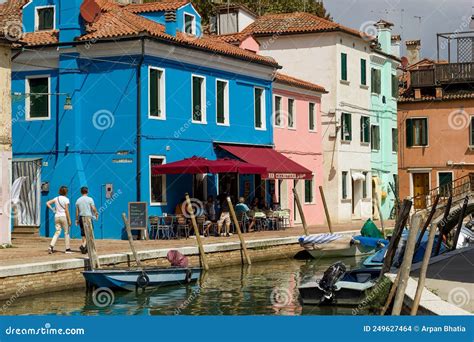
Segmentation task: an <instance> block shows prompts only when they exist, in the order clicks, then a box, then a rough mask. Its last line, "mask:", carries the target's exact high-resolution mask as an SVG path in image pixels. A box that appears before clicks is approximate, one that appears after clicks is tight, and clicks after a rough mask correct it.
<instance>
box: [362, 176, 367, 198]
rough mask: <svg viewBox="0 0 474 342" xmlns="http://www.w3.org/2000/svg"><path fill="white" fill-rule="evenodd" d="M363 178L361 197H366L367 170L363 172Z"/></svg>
mask: <svg viewBox="0 0 474 342" xmlns="http://www.w3.org/2000/svg"><path fill="white" fill-rule="evenodd" d="M363 174H364V180H363V182H362V198H367V172H364V173H363Z"/></svg>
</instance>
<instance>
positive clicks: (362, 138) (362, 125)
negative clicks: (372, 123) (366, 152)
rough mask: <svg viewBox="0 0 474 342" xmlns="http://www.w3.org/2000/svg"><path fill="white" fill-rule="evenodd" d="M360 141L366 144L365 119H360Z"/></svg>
mask: <svg viewBox="0 0 474 342" xmlns="http://www.w3.org/2000/svg"><path fill="white" fill-rule="evenodd" d="M360 141H361V142H365V117H363V116H361V117H360Z"/></svg>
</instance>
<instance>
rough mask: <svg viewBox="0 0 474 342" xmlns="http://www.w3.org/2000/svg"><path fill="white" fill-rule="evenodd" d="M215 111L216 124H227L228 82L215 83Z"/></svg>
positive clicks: (219, 81)
mask: <svg viewBox="0 0 474 342" xmlns="http://www.w3.org/2000/svg"><path fill="white" fill-rule="evenodd" d="M216 102H217V103H216V110H217V124H219V125H228V124H229V82H227V81H223V80H217V81H216Z"/></svg>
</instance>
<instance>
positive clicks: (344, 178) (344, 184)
mask: <svg viewBox="0 0 474 342" xmlns="http://www.w3.org/2000/svg"><path fill="white" fill-rule="evenodd" d="M342 199H347V171H342Z"/></svg>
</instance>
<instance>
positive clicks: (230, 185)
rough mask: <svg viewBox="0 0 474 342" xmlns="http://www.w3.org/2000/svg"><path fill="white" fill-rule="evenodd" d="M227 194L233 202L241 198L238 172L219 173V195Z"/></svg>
mask: <svg viewBox="0 0 474 342" xmlns="http://www.w3.org/2000/svg"><path fill="white" fill-rule="evenodd" d="M223 194H227V195H229V196H230V197H231V199H232V203H236V200H237V199H238V198H239V177H238V175H237V174H236V173H222V174H219V195H223Z"/></svg>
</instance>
